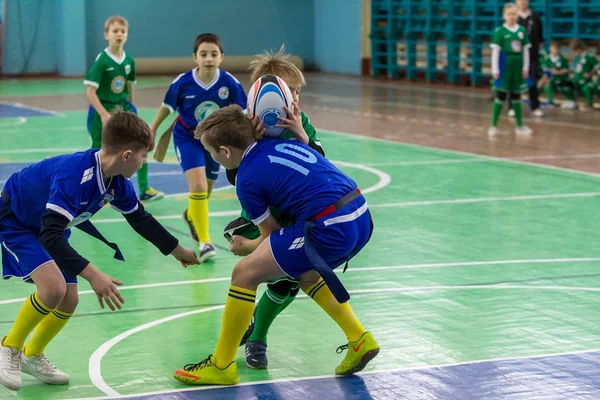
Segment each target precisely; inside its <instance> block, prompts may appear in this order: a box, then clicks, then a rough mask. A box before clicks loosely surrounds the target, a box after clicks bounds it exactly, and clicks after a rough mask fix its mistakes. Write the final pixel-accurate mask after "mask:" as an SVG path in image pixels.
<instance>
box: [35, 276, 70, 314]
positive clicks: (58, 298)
mask: <svg viewBox="0 0 600 400" xmlns="http://www.w3.org/2000/svg"><path fill="white" fill-rule="evenodd" d="M66 293H67V284H66V282H65V281H64V279H63V280H59V279H56V280H52V281H50V282H45V283H44V284H43V285H39V286H38V297H39V298H40V300H41V301H42V302H43V303H44V304H45V305H46V307H48V308H51V309H54V308H56V307H57V306H58V305H59V304H60V303H61V302H62V301H63V299H64V298H65V295H66Z"/></svg>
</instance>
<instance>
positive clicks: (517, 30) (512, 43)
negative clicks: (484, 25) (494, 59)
mask: <svg viewBox="0 0 600 400" xmlns="http://www.w3.org/2000/svg"><path fill="white" fill-rule="evenodd" d="M494 46H497V47H499V48H500V51H501V52H502V53H504V54H506V56H508V57H521V60H522V59H523V50H525V49H526V48H527V47H530V46H531V43H530V42H529V36H528V35H527V31H526V30H525V28H523V27H522V26H521V25H517V26H515V27H514V28H509V27H508V26H507V25H506V24H504V25H502V26H499V27H498V28H496V30H495V31H494V36H493V37H492V47H494Z"/></svg>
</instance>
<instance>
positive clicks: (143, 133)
mask: <svg viewBox="0 0 600 400" xmlns="http://www.w3.org/2000/svg"><path fill="white" fill-rule="evenodd" d="M102 147H103V148H105V149H106V150H107V151H109V152H116V151H119V150H123V149H125V148H126V147H130V148H131V149H133V150H142V149H148V151H152V149H153V148H154V134H153V133H152V130H151V129H150V127H149V126H148V124H147V123H146V122H145V121H144V120H143V119H141V118H140V117H138V116H137V115H135V114H134V113H132V112H129V111H123V109H122V108H120V107H117V108H115V109H114V110H113V111H112V112H111V113H110V119H109V120H108V121H107V122H106V124H105V125H104V127H103V128H102Z"/></svg>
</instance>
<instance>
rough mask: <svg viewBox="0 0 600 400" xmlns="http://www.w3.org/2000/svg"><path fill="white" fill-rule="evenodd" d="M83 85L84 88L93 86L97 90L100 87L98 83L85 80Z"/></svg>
mask: <svg viewBox="0 0 600 400" xmlns="http://www.w3.org/2000/svg"><path fill="white" fill-rule="evenodd" d="M83 84H84V85H86V86H93V87H95V88H96V89H98V88H99V87H100V84H99V83H98V82H94V81H88V80H85V81H83Z"/></svg>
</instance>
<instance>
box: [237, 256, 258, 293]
mask: <svg viewBox="0 0 600 400" xmlns="http://www.w3.org/2000/svg"><path fill="white" fill-rule="evenodd" d="M262 282H263V281H262V279H261V276H260V271H259V270H258V269H257V268H253V266H252V265H251V264H250V263H249V262H248V261H247V259H245V258H244V259H242V260H240V261H239V262H238V263H237V264H236V265H235V267H234V268H233V272H232V273H231V284H232V285H233V286H238V287H242V288H244V289H251V290H256V288H257V287H258V285H260V284H261V283H262Z"/></svg>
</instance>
